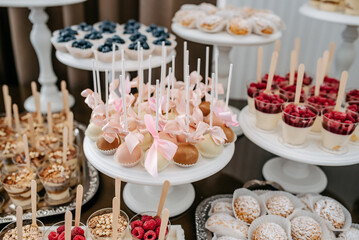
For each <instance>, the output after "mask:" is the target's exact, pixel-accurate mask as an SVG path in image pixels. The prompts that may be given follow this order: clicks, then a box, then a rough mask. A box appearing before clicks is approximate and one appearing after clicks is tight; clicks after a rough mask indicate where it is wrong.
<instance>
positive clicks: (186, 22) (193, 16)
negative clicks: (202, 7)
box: [180, 11, 206, 28]
mask: <svg viewBox="0 0 359 240" xmlns="http://www.w3.org/2000/svg"><path fill="white" fill-rule="evenodd" d="M205 15H206V14H205V13H204V12H202V11H190V12H189V13H188V14H186V15H184V16H183V17H182V18H181V20H180V23H181V25H182V27H185V28H195V27H196V24H197V20H198V19H200V18H202V17H204V16H205Z"/></svg>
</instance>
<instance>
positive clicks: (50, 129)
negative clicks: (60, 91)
mask: <svg viewBox="0 0 359 240" xmlns="http://www.w3.org/2000/svg"><path fill="white" fill-rule="evenodd" d="M47 128H48V133H49V134H52V129H53V126H52V110H51V102H47Z"/></svg>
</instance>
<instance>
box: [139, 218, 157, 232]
mask: <svg viewBox="0 0 359 240" xmlns="http://www.w3.org/2000/svg"><path fill="white" fill-rule="evenodd" d="M142 227H143V229H144V230H145V231H148V230H155V229H156V221H155V220H153V219H151V220H148V221H146V222H144V223H143V226H142Z"/></svg>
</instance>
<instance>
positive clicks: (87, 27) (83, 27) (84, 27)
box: [77, 22, 93, 32]
mask: <svg viewBox="0 0 359 240" xmlns="http://www.w3.org/2000/svg"><path fill="white" fill-rule="evenodd" d="M77 29H78V30H81V31H84V32H90V31H92V30H93V26H92V25H88V24H87V23H85V22H82V23H80V24H79V25H78V26H77Z"/></svg>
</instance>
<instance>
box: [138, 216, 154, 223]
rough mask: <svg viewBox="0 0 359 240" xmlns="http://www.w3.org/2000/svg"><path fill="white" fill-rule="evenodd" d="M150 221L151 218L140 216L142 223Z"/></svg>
mask: <svg viewBox="0 0 359 240" xmlns="http://www.w3.org/2000/svg"><path fill="white" fill-rule="evenodd" d="M151 219H153V217H151V216H148V215H142V217H141V221H142V222H146V221H148V220H151Z"/></svg>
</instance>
